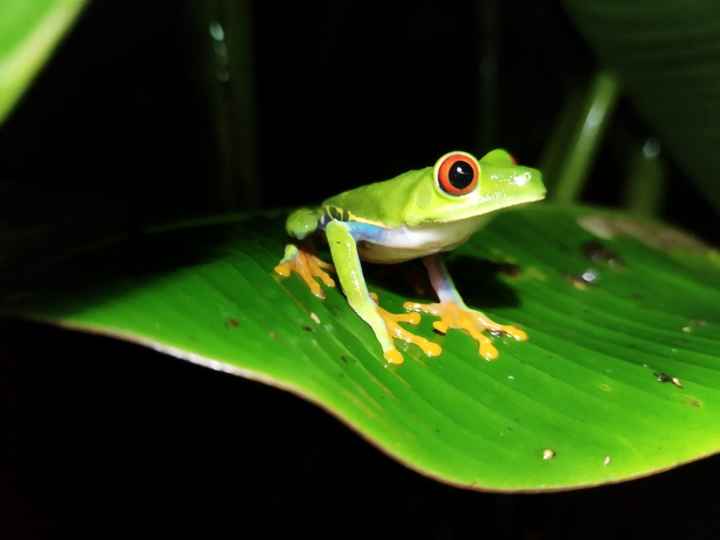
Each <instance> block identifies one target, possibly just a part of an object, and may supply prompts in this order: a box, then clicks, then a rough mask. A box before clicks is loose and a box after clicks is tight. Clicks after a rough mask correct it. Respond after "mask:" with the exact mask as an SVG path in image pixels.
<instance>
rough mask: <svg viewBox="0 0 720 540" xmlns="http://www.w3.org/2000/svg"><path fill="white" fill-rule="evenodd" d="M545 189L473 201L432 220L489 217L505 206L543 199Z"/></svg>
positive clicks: (447, 221)
mask: <svg viewBox="0 0 720 540" xmlns="http://www.w3.org/2000/svg"><path fill="white" fill-rule="evenodd" d="M545 193H546V192H545V191H542V192H538V193H532V194H529V195H525V196H523V197H517V198H512V199H510V198H507V197H498V198H497V199H495V200H485V201H483V202H482V203H480V204H479V203H477V202H473V203H472V204H469V205H467V206H466V207H464V208H458V209H455V212H453V214H452V215H449V216H446V217H442V218H438V219H437V220H432V221H431V222H437V221H444V222H446V223H454V222H458V221H464V220H473V219H475V218H479V217H485V218H489V217H490V214H492V213H493V212H497V211H498V210H503V209H504V208H510V207H515V206H521V205H526V204H530V203H533V202H537V201H541V200H543V199H544V198H545ZM480 205H481V206H482V210H483V211H482V213H481V214H478V206H480Z"/></svg>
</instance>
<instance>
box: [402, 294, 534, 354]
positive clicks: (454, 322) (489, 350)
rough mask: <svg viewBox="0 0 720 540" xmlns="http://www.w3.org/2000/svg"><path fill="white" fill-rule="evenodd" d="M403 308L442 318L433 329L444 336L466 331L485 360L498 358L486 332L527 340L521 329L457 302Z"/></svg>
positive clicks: (412, 303)
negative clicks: (500, 322) (452, 332)
mask: <svg viewBox="0 0 720 540" xmlns="http://www.w3.org/2000/svg"><path fill="white" fill-rule="evenodd" d="M403 307H404V308H405V309H406V310H408V311H421V312H423V313H429V314H430V315H435V316H436V317H440V320H438V321H435V322H434V323H433V327H434V328H435V330H437V331H438V332H442V333H443V334H445V333H447V331H448V328H459V329H461V330H465V331H466V332H467V333H468V334H470V335H471V336H472V337H473V339H475V341H477V342H478V344H479V345H480V355H481V356H482V357H483V358H485V360H495V359H496V358H497V357H498V351H497V349H496V348H495V346H494V345H493V344H492V342H491V341H490V338H489V337H487V336H486V335H484V334H483V332H485V331H486V330H487V331H488V332H490V333H491V334H507V335H508V336H512V337H514V338H515V339H517V340H518V341H525V340H526V339H527V334H526V333H525V332H523V331H522V330H520V329H519V328H516V327H514V326H506V325H503V324H497V323H496V322H493V321H492V320H490V319H489V318H487V317H486V316H485V315H484V314H482V313H480V312H479V311H475V310H474V309H469V308H466V307H464V306H459V305H458V304H456V303H455V302H440V303H438V304H418V303H417V302H405V304H403Z"/></svg>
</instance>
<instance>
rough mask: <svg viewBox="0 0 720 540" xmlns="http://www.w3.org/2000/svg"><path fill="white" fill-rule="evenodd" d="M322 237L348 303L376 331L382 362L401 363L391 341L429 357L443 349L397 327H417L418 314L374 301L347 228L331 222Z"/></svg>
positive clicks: (341, 224) (355, 246) (400, 356)
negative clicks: (396, 310) (410, 345)
mask: <svg viewBox="0 0 720 540" xmlns="http://www.w3.org/2000/svg"><path fill="white" fill-rule="evenodd" d="M325 234H326V236H327V241H328V245H329V246H330V252H331V253H332V258H333V263H334V265H335V272H336V273H337V276H338V278H339V279H340V284H341V285H342V289H343V292H344V293H345V296H346V297H347V300H348V303H349V304H350V307H352V308H353V309H354V310H355V312H356V313H357V314H358V315H359V316H360V317H361V318H362V320H364V321H365V322H366V323H368V324H369V325H370V327H371V328H372V330H373V332H375V337H376V338H377V340H378V341H379V342H380V346H381V347H382V350H383V354H384V355H385V359H386V360H387V361H388V362H390V363H392V364H402V362H403V357H402V354H400V351H398V350H397V349H396V348H395V345H394V344H393V338H398V339H402V340H404V341H407V342H409V343H414V344H416V345H417V346H419V347H420V348H421V349H422V350H423V351H424V352H425V354H427V355H428V356H437V355H438V354H440V352H441V350H442V349H441V348H440V346H439V345H438V344H437V343H433V342H431V341H428V340H427V339H425V338H422V337H420V336H416V335H415V334H412V333H410V332H408V331H407V330H405V329H404V328H402V327H401V326H400V325H399V324H398V323H399V322H406V323H410V324H414V325H415V324H418V323H419V322H420V316H419V315H418V314H417V313H401V314H393V313H389V312H388V311H385V310H384V309H383V308H381V307H380V306H378V305H376V303H375V302H374V301H373V298H372V297H371V296H370V293H369V292H368V289H367V285H366V284H365V277H364V276H363V271H362V266H361V264H360V257H359V256H358V251H357V245H356V243H355V238H354V237H353V235H352V233H351V230H350V227H349V226H348V225H346V224H345V223H343V222H341V221H335V220H333V221H331V222H330V223H328V224H327V225H326V227H325Z"/></svg>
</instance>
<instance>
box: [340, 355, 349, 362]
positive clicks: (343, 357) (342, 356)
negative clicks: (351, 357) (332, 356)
mask: <svg viewBox="0 0 720 540" xmlns="http://www.w3.org/2000/svg"><path fill="white" fill-rule="evenodd" d="M340 360H342V361H343V362H345V363H346V364H347V363H348V359H347V356H345V355H344V354H341V355H340Z"/></svg>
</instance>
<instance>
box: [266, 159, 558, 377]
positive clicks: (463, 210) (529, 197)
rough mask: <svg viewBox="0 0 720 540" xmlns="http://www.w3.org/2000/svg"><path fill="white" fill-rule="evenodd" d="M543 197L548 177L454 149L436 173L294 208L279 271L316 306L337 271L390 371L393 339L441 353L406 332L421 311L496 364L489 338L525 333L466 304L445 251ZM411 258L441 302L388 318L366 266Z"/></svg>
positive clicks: (399, 358)
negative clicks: (324, 250)
mask: <svg viewBox="0 0 720 540" xmlns="http://www.w3.org/2000/svg"><path fill="white" fill-rule="evenodd" d="M545 193H546V189H545V185H544V183H543V179H542V173H541V172H540V171H539V170H538V169H534V168H532V167H527V166H522V165H519V164H518V163H517V162H516V160H515V159H514V157H513V156H512V155H511V154H510V153H509V152H508V151H507V150H505V149H503V148H497V149H494V150H491V151H489V152H487V153H486V154H485V155H483V156H482V157H479V158H478V157H476V156H475V155H473V154H472V153H470V152H465V151H462V150H454V151H451V152H448V153H446V154H444V155H442V156H441V157H440V158H438V159H437V161H436V162H435V164H434V165H433V166H428V167H424V168H421V169H414V170H410V171H407V172H404V173H402V174H400V175H398V176H395V177H393V178H391V179H389V180H384V181H380V182H374V183H370V184H366V185H363V186H360V187H357V188H354V189H350V190H348V191H345V192H342V193H340V194H339V195H335V196H333V197H330V198H328V199H326V200H324V201H323V202H322V203H321V204H320V205H319V206H317V207H305V208H299V209H297V210H294V211H293V212H292V213H290V215H289V216H288V218H287V220H286V223H285V228H286V231H287V234H288V235H289V236H290V237H291V238H293V239H294V240H295V241H296V242H294V243H289V244H287V245H286V246H285V252H284V255H283V257H282V259H281V260H280V262H279V263H278V264H277V265H276V266H275V268H274V271H275V273H276V274H278V275H279V276H281V277H283V278H287V277H289V276H290V275H291V274H297V275H298V276H299V277H300V278H301V279H302V280H303V281H304V282H305V284H306V285H307V287H308V288H309V290H310V292H311V293H312V294H313V295H314V296H316V297H317V298H319V299H324V298H325V292H324V289H323V287H322V285H325V286H326V287H328V288H332V287H335V280H334V279H333V277H332V276H331V273H334V274H336V275H337V278H338V279H339V280H340V285H341V287H342V291H343V293H344V294H345V297H346V299H347V302H348V304H349V305H350V307H351V308H352V309H353V310H354V312H355V313H356V314H357V315H358V316H359V317H360V318H361V319H362V320H363V321H365V322H366V323H367V324H368V325H369V326H370V328H371V329H372V331H373V333H374V335H375V338H376V340H377V342H378V344H379V345H380V348H381V349H382V353H383V357H384V359H385V361H386V362H387V363H388V364H402V363H403V361H404V358H403V354H402V353H401V352H400V351H399V350H398V348H397V347H396V346H395V341H394V340H395V339H399V340H402V341H405V342H407V343H410V344H415V345H417V346H418V347H419V348H420V349H421V350H422V351H423V352H424V353H425V354H426V355H427V356H430V357H434V356H438V355H440V354H441V353H442V347H441V345H440V344H438V343H436V342H433V341H430V340H428V339H426V338H424V337H422V336H420V335H417V334H414V333H412V332H410V331H409V330H408V329H407V328H405V327H403V326H401V324H400V323H407V324H410V325H413V326H417V325H418V324H419V323H420V321H421V317H422V315H421V314H427V315H432V316H435V317H437V318H438V319H437V320H435V321H434V322H433V328H434V329H435V330H436V331H437V332H439V333H440V334H446V333H447V332H448V330H450V329H459V330H462V331H464V332H466V333H467V334H469V335H470V336H471V337H472V338H473V339H474V340H475V342H476V344H477V345H478V352H479V355H480V356H481V357H482V358H484V359H485V360H488V361H491V360H495V359H497V358H498V355H499V353H498V350H497V348H496V347H495V346H494V345H493V342H492V339H491V336H492V337H498V336H503V335H504V336H510V337H512V338H514V339H515V340H517V341H525V340H527V333H526V332H525V331H524V330H522V329H521V328H519V327H517V326H513V325H505V324H499V323H497V322H495V321H493V320H492V319H490V318H489V317H488V316H487V315H485V314H484V313H483V312H482V311H479V310H476V309H473V308H471V307H468V306H467V305H466V304H465V301H464V300H463V298H462V296H461V295H460V293H459V292H458V290H457V288H456V286H455V284H454V282H453V279H452V277H451V275H450V273H449V271H448V268H447V266H446V264H445V261H444V259H443V254H444V253H447V252H451V251H452V250H454V249H456V248H457V247H459V246H460V245H462V244H464V243H465V242H466V241H467V240H468V239H469V238H470V237H471V236H472V235H473V234H474V233H475V232H477V231H478V230H480V229H481V228H482V227H483V226H485V225H486V224H487V223H488V221H489V220H490V218H491V217H492V216H493V215H494V214H495V213H496V212H497V211H498V210H501V209H504V208H507V207H510V206H517V205H520V204H526V203H531V202H535V201H540V200H542V199H543V198H544V197H545ZM318 235H319V236H324V237H325V240H326V241H327V245H328V246H329V251H330V255H331V257H332V264H330V263H328V262H326V261H323V260H322V259H320V258H319V257H318V256H317V254H316V251H315V248H314V246H313V244H312V239H313V238H314V237H316V236H318ZM413 259H421V260H422V263H423V265H424V266H425V268H426V270H427V273H428V277H429V278H430V283H431V285H432V287H433V289H434V291H435V294H436V295H437V298H438V301H437V302H431V303H420V302H414V301H407V302H405V303H404V304H403V308H404V309H405V312H404V313H391V312H389V311H387V310H385V309H384V308H382V307H381V306H380V302H379V299H378V297H377V295H376V294H374V293H371V292H370V291H369V289H368V286H367V283H366V281H365V277H364V275H363V267H362V263H363V262H368V263H377V264H399V263H403V262H406V261H410V260H413ZM321 284H322V285H321Z"/></svg>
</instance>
